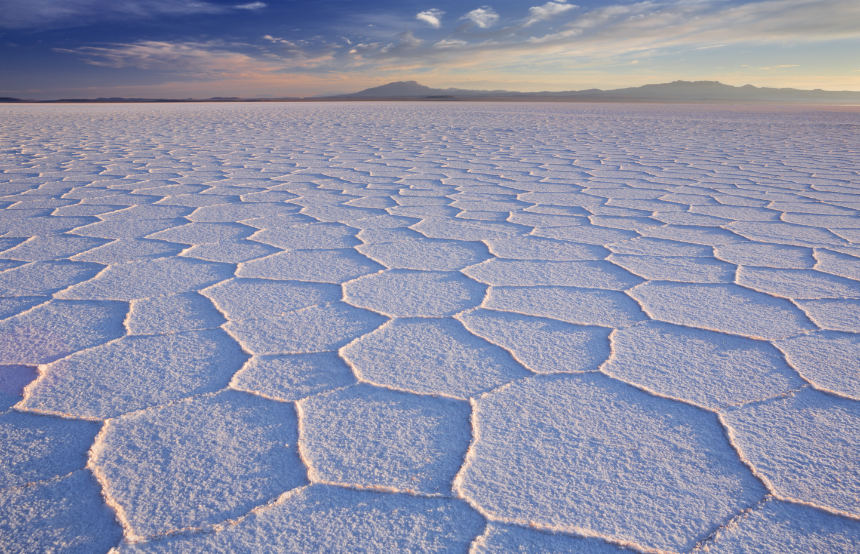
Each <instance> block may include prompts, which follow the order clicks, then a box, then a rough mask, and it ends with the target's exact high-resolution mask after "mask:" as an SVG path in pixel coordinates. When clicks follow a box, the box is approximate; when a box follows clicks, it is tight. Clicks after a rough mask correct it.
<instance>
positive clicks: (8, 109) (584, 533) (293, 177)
mask: <svg viewBox="0 0 860 554" xmlns="http://www.w3.org/2000/svg"><path fill="white" fill-rule="evenodd" d="M858 137H860V110H857V109H851V108H846V109H839V110H836V109H831V110H827V109H817V110H812V109H807V108H802V107H795V108H779V107H770V108H762V107H759V108H752V107H748V108H737V107H736V108H731V107H715V106H683V107H681V106H676V107H672V106H647V105H639V106H633V105H585V104H489V103H487V104H484V103H456V104H447V103H420V104H412V103H390V104H385V103H380V104H376V103H354V104H337V103H324V104H315V103H306V104H154V105H38V106H26V105H19V106H3V107H0V144H2V153H0V170H2V173H0V364H2V365H0V550H2V551H4V552H18V551H21V552H24V551H27V552H36V551H72V552H98V551H106V550H109V549H111V548H116V549H117V550H118V551H120V552H125V551H144V552H148V551H153V552H192V551H193V552H202V551H223V552H245V551H256V552H271V551H300V552H308V551H355V550H366V551H379V552H392V551H403V550H406V551H457V550H461V551H462V550H467V549H472V550H473V551H475V552H499V551H511V550H519V551H531V552H546V551H575V552H611V551H625V550H633V551H637V550H639V551H684V552H686V551H706V552H750V551H766V552H825V551H826V552H849V551H850V552H856V551H857V550H860V431H858V429H860V404H858V400H860V371H858V369H860V139H858Z"/></svg>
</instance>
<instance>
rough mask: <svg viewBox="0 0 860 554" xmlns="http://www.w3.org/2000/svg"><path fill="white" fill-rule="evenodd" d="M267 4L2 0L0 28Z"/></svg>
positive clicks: (194, 0)
mask: <svg viewBox="0 0 860 554" xmlns="http://www.w3.org/2000/svg"><path fill="white" fill-rule="evenodd" d="M266 6H267V4H266V3H264V2H249V3H243V4H235V5H225V4H217V3H214V2H209V1H206V0H189V1H176V0H122V1H117V0H26V1H20V0H2V1H0V13H2V15H0V28H6V29H26V28H56V27H63V26H67V25H78V24H80V23H82V22H85V23H92V22H94V21H99V20H113V19H134V18H146V19H150V18H156V17H162V16H167V17H175V16H184V15H195V14H220V13H229V12H230V11H232V10H237V9H238V10H247V11H255V10H260V9H263V8H265V7H266Z"/></svg>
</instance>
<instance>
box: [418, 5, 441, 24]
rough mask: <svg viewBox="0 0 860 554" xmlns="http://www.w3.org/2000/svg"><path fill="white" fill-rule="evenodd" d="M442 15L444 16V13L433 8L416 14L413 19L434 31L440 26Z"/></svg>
mask: <svg viewBox="0 0 860 554" xmlns="http://www.w3.org/2000/svg"><path fill="white" fill-rule="evenodd" d="M443 15H445V12H443V11H442V10H437V9H436V8H433V9H430V10H424V11H423V12H418V13H417V14H415V19H417V20H418V21H423V22H424V23H426V24H427V25H430V26H431V27H433V28H434V29H438V28H439V27H441V26H442V16H443Z"/></svg>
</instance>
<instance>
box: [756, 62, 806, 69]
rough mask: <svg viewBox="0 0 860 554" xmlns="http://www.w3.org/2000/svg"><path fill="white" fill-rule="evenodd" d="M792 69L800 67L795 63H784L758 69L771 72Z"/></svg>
mask: <svg viewBox="0 0 860 554" xmlns="http://www.w3.org/2000/svg"><path fill="white" fill-rule="evenodd" d="M794 67H800V66H799V65H798V64H796V63H784V64H780V65H768V66H765V67H760V68H759V69H761V70H762V71H772V70H774V69H792V68H794Z"/></svg>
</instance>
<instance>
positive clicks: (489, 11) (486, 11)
mask: <svg viewBox="0 0 860 554" xmlns="http://www.w3.org/2000/svg"><path fill="white" fill-rule="evenodd" d="M463 19H468V20H469V21H471V22H472V23H474V24H475V25H477V26H478V27H480V28H481V29H487V28H489V27H492V26H493V25H495V24H496V22H498V21H499V14H498V13H496V10H494V9H493V8H491V7H489V6H482V7H480V8H475V9H474V10H472V11H470V12H469V13H467V14H466V15H464V16H463Z"/></svg>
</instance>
